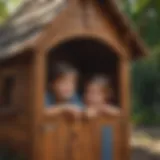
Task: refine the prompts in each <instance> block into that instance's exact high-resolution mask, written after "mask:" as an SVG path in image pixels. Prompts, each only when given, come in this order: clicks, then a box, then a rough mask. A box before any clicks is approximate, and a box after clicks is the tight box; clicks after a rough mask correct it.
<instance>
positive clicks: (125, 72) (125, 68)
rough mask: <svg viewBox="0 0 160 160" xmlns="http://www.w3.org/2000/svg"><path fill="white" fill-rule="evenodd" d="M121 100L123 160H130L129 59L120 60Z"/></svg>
mask: <svg viewBox="0 0 160 160" xmlns="http://www.w3.org/2000/svg"><path fill="white" fill-rule="evenodd" d="M119 86H120V89H119V91H120V92H119V98H120V99H119V100H120V107H121V108H122V114H123V116H122V124H121V138H122V141H121V142H122V144H121V145H122V152H121V155H122V160H124V159H125V160H129V159H130V92H131V90H130V61H129V59H125V58H124V59H120V63H119Z"/></svg>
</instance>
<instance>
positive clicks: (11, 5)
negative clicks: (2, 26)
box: [0, 0, 21, 23]
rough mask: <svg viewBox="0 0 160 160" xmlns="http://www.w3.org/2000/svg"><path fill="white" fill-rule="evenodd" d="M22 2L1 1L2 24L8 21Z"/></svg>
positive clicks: (16, 0)
mask: <svg viewBox="0 0 160 160" xmlns="http://www.w3.org/2000/svg"><path fill="white" fill-rule="evenodd" d="M20 2H21V0H0V23H2V22H4V21H5V20H6V19H7V17H8V16H9V15H10V13H12V12H13V10H15V8H16V7H17V6H18V5H19V4H20Z"/></svg>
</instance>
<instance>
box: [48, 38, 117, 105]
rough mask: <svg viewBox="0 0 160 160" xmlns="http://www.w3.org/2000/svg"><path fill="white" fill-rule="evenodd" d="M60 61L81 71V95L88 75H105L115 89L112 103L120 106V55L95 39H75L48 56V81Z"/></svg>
mask: <svg viewBox="0 0 160 160" xmlns="http://www.w3.org/2000/svg"><path fill="white" fill-rule="evenodd" d="M59 61H66V62H67V63H70V64H72V65H74V66H75V67H76V68H77V69H78V70H79V72H80V85H79V91H78V92H79V93H81V91H82V86H83V81H84V79H86V77H87V76H88V75H92V74H95V73H96V74H97V73H99V74H105V75H106V76H107V77H108V78H109V80H110V84H111V88H112V89H113V96H112V98H111V102H112V103H113V104H115V105H119V98H118V92H119V86H118V85H119V82H118V64H119V61H118V55H117V54H116V52H115V51H114V50H113V49H112V48H111V47H109V46H108V45H107V44H106V43H105V42H103V41H101V40H99V39H93V38H75V39H70V40H67V41H63V42H62V43H60V44H58V45H57V46H56V47H54V48H52V49H51V50H50V51H49V54H48V58H47V65H48V80H49V79H50V74H51V72H50V69H51V68H53V66H54V64H55V63H57V62H59Z"/></svg>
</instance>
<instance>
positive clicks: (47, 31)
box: [0, 0, 146, 160]
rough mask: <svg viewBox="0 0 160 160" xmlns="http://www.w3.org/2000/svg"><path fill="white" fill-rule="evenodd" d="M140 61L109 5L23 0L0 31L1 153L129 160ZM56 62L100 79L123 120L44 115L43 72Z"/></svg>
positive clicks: (139, 48)
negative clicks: (134, 79) (107, 83)
mask: <svg viewBox="0 0 160 160" xmlns="http://www.w3.org/2000/svg"><path fill="white" fill-rule="evenodd" d="M145 53H146V51H145V48H144V47H143V45H142V42H141V41H140V40H139V38H138V36H137V35H136V34H135V33H134V32H133V31H132V30H131V28H130V27H129V23H128V21H127V20H126V18H125V17H124V15H123V14H122V13H121V11H120V10H119V9H118V7H117V5H116V3H115V2H114V0H34V1H33V0H24V2H23V3H22V5H21V6H20V7H19V9H18V10H17V11H16V12H15V14H14V15H13V16H12V17H10V18H9V20H8V21H7V22H6V23H5V24H4V25H3V26H1V28H0V96H1V97H0V98H1V101H0V103H1V104H0V148H1V147H2V148H3V146H4V145H9V146H10V147H13V148H14V150H15V151H17V152H21V153H23V154H26V157H27V159H29V160H71V159H72V160H82V159H86V160H91V159H92V160H100V159H102V160H106V159H107V160H129V155H130V146H129V136H130V63H131V61H132V60H135V59H137V58H139V57H141V56H143V55H145ZM57 60H67V61H70V62H71V63H73V64H74V65H75V66H76V67H77V68H78V69H79V70H80V71H81V74H82V76H84V77H85V75H87V73H94V72H105V73H106V75H107V76H109V77H110V79H111V80H112V88H113V89H114V95H115V97H114V98H113V103H114V104H116V106H118V107H119V109H120V111H121V115H119V116H114V115H108V116H106V117H98V118H96V119H94V120H88V121H87V120H84V119H81V120H79V121H68V120H67V119H65V117H60V116H59V117H56V118H55V117H52V116H51V115H50V116H49V115H47V114H46V112H45V111H46V108H45V104H44V95H45V91H46V83H47V77H48V70H49V68H50V65H51V63H52V64H53V63H54V62H56V61H57ZM104 136H107V137H108V139H107V138H105V141H103V140H102V139H103V137H104ZM104 143H106V144H108V147H107V148H106V147H104ZM106 144H105V146H106Z"/></svg>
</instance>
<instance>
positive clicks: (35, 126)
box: [29, 52, 45, 160]
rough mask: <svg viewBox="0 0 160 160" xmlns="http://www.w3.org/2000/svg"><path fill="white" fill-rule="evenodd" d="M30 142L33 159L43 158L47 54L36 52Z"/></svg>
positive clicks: (33, 65)
mask: <svg viewBox="0 0 160 160" xmlns="http://www.w3.org/2000/svg"><path fill="white" fill-rule="evenodd" d="M30 73H31V74H30V96H31V97H30V98H31V105H30V123H29V124H30V127H29V130H30V131H31V134H30V136H31V137H30V144H31V160H42V159H43V156H42V153H43V147H42V132H41V124H42V123H41V121H42V114H43V110H44V108H43V107H44V93H45V56H44V54H40V53H39V52H38V53H35V54H33V59H32V62H31V67H30Z"/></svg>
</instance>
